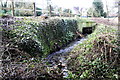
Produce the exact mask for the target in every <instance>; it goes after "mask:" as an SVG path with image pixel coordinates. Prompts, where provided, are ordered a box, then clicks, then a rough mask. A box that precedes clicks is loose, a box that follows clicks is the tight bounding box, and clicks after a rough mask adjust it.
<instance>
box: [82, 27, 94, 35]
mask: <svg viewBox="0 0 120 80" xmlns="http://www.w3.org/2000/svg"><path fill="white" fill-rule="evenodd" d="M92 32H93V28H92V27H83V29H82V34H91V33H92Z"/></svg>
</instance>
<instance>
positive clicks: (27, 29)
mask: <svg viewBox="0 0 120 80" xmlns="http://www.w3.org/2000/svg"><path fill="white" fill-rule="evenodd" d="M33 20H34V19H23V20H19V21H16V24H17V26H14V30H12V32H11V33H12V35H11V37H12V38H13V39H14V41H15V42H16V45H18V48H19V49H21V50H23V51H25V52H27V53H29V54H31V55H32V56H36V55H39V56H45V55H48V54H50V53H52V52H55V51H56V50H59V49H60V48H61V47H63V46H66V45H67V44H68V43H69V42H71V41H73V40H75V39H76V38H77V35H76V31H77V30H78V25H77V20H75V19H48V20H44V21H39V20H34V21H33Z"/></svg>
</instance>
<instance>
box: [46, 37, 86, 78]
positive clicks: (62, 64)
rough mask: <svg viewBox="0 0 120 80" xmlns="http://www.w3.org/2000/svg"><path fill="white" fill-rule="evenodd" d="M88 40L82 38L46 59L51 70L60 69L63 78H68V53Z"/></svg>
mask: <svg viewBox="0 0 120 80" xmlns="http://www.w3.org/2000/svg"><path fill="white" fill-rule="evenodd" d="M85 40H86V38H80V39H77V40H75V41H73V42H71V43H70V44H69V45H68V46H67V47H65V48H63V49H60V50H59V51H56V52H54V53H52V54H50V55H48V57H47V58H46V60H47V62H48V63H49V66H48V67H50V68H60V69H61V72H62V76H63V77H67V76H68V69H67V58H66V57H67V55H68V53H69V52H70V51H71V50H72V49H73V48H74V47H75V46H77V45H78V44H80V43H82V42H83V41H85Z"/></svg>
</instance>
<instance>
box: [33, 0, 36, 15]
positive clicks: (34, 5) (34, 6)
mask: <svg viewBox="0 0 120 80" xmlns="http://www.w3.org/2000/svg"><path fill="white" fill-rule="evenodd" d="M33 8H34V17H36V4H35V2H34V3H33Z"/></svg>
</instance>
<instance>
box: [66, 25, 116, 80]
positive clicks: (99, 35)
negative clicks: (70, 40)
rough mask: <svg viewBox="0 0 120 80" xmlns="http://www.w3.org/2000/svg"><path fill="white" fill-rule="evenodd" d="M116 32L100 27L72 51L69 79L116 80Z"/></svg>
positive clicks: (69, 61) (69, 63)
mask: <svg viewBox="0 0 120 80" xmlns="http://www.w3.org/2000/svg"><path fill="white" fill-rule="evenodd" d="M117 58H118V57H117V37H116V30H115V29H113V28H111V27H105V26H104V25H98V26H97V28H96V30H95V31H94V32H93V33H92V34H91V35H89V36H88V37H87V40H86V41H84V42H83V43H81V44H79V45H78V46H77V47H75V48H74V50H72V51H71V53H70V56H69V59H68V69H69V70H70V72H69V76H68V78H69V79H73V80H88V79H92V80H96V79H104V80H116V79H118V75H117V69H118V68H116V64H117Z"/></svg>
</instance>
